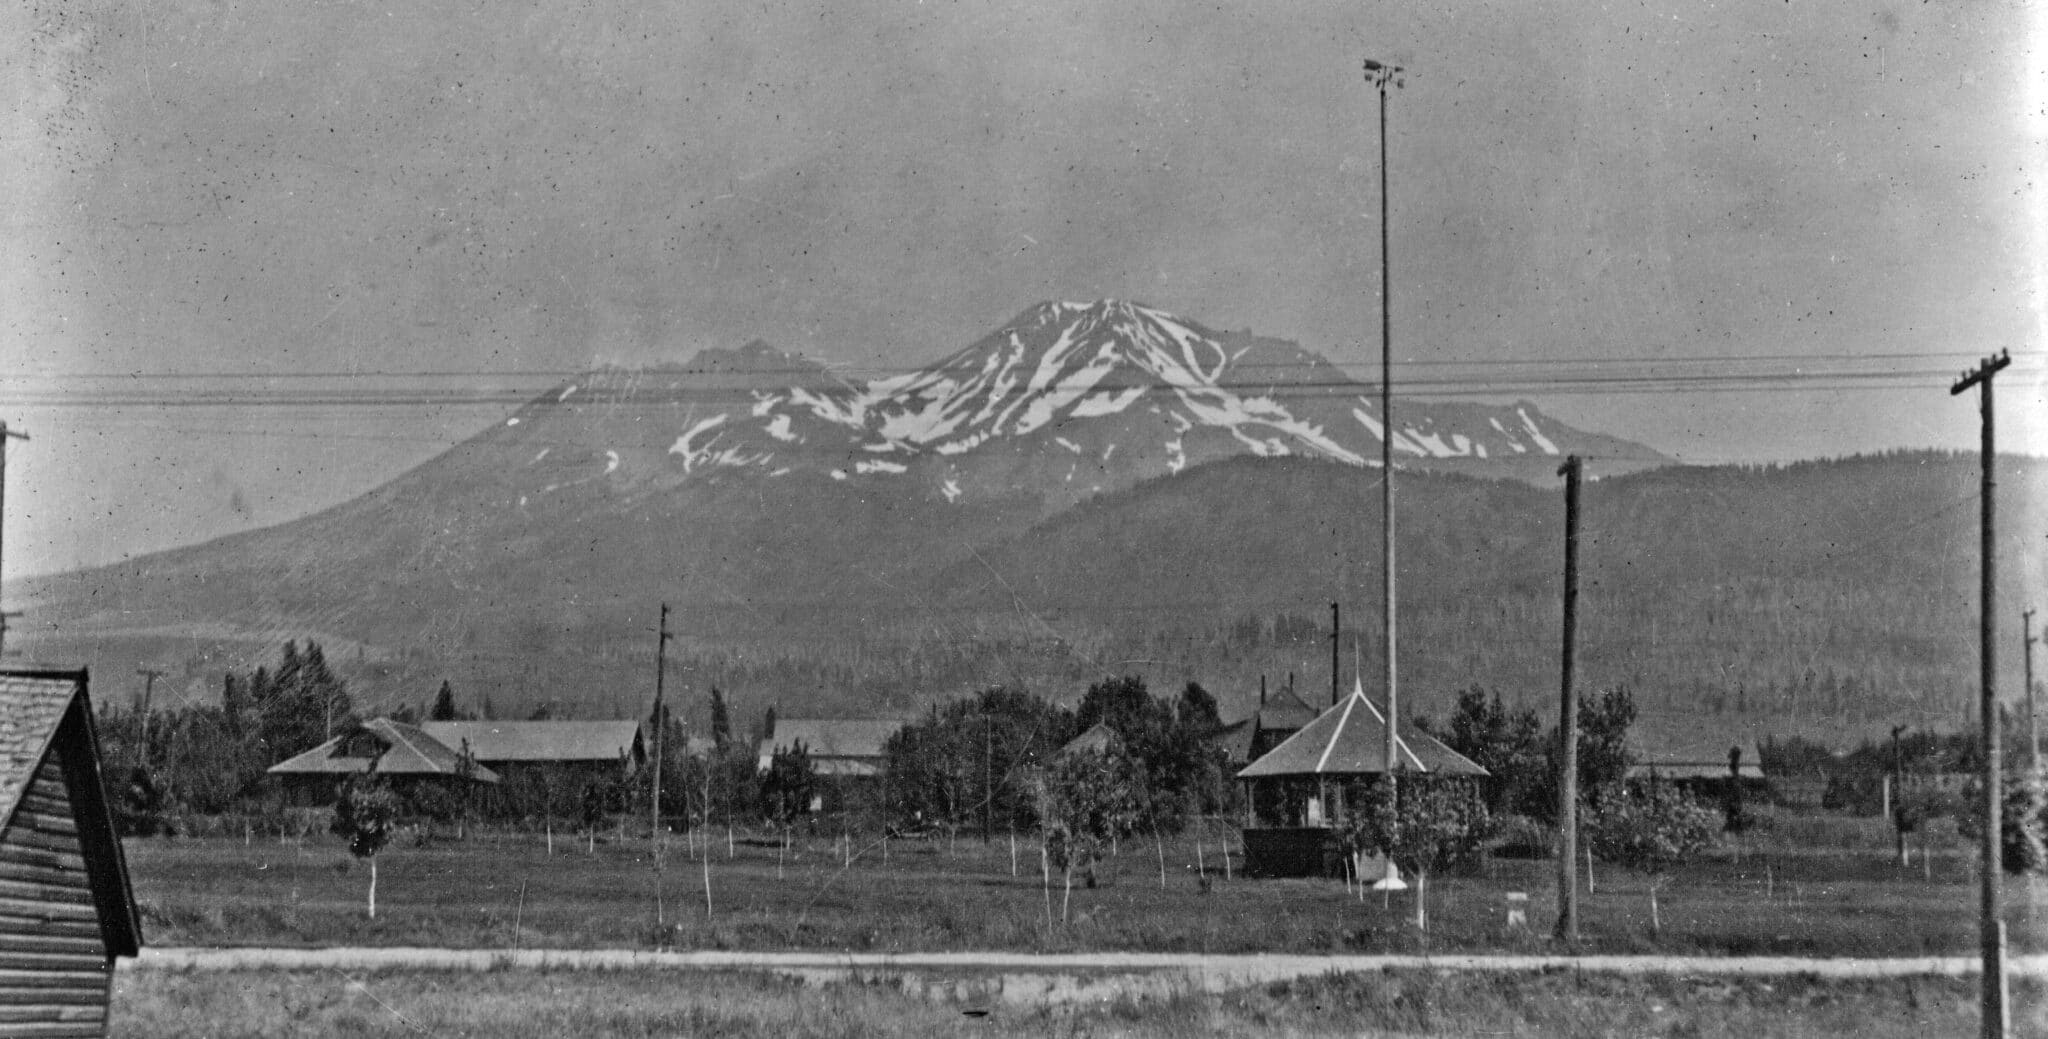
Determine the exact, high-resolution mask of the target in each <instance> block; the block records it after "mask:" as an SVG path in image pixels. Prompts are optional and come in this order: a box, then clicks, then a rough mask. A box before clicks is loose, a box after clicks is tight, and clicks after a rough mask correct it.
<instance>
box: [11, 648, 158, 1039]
mask: <svg viewBox="0 0 2048 1039" xmlns="http://www.w3.org/2000/svg"><path fill="white" fill-rule="evenodd" d="M86 684H87V683H86V673H85V672H83V671H71V672H62V671H0V1036H29V1035H34V1036H97V1035H105V1034H106V1027H107V999H108V995H109V993H110V992H111V989H112V984H113V978H114V960H115V959H116V958H118V957H122V956H134V955H135V953H136V950H137V949H138V948H139V947H140V945H141V943H142V932H141V928H140V926H139V925H138V924H137V922H136V916H135V900H134V898H133V896H132V895H131V894H130V892H129V887H128V867H127V863H126V862H125V861H124V860H123V859H122V857H121V842H120V839H119V838H117V837H116V836H115V834H114V820H113V814H112V812H111V811H110V809H109V806H108V803H107V795H106V786H105V784H104V783H103V782H102V781H101V767H100V758H99V740H98V737H97V736H96V735H95V733H94V731H93V717H92V704H91V702H90V701H89V700H88V699H87V696H86Z"/></svg>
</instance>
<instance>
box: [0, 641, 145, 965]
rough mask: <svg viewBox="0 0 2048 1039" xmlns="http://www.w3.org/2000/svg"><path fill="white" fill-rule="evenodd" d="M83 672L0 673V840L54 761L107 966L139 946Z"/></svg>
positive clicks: (139, 935) (18, 818) (17, 822)
mask: <svg viewBox="0 0 2048 1039" xmlns="http://www.w3.org/2000/svg"><path fill="white" fill-rule="evenodd" d="M86 686H87V678H86V672H84V671H4V672H0V835H5V834H7V833H8V832H9V831H11V830H13V829H14V828H15V827H16V826H17V825H20V824H22V819H21V816H22V814H23V813H24V812H25V811H27V810H28V809H26V808H24V800H25V798H26V796H27V794H28V792H29V788H30V786H31V785H32V784H33V783H34V782H35V776H36V772H37V770H38V769H41V768H42V767H43V763H44V761H45V760H47V759H48V758H49V757H50V755H52V754H53V753H54V754H55V755H56V757H57V760H58V764H59V765H60V766H61V769H62V772H63V776H64V788H65V791H66V793H67V795H68V800H69V802H70V806H71V814H72V821H73V822H74V823H75V824H76V826H77V831H78V841H79V845H80V847H79V851H80V854H81V856H82V858H83V860H84V864H85V872H86V884H87V886H88V887H89V888H90V889H91V891H92V900H93V904H94V906H95V908H96V909H97V910H98V916H99V926H100V935H101V939H102V943H103V945H104V947H105V951H106V955H107V957H108V958H109V959H112V958H113V957H116V956H133V955H135V953H136V950H137V949H138V948H139V947H140V946H141V944H142V927H141V924H140V922H139V921H138V919H137V917H136V913H135V896H134V893H133V892H132V891H131V890H130V888H129V885H128V863H127V860H126V859H125V858H124V857H123V855H122V852H121V841H120V838H119V837H118V836H117V835H116V833H115V831H114V817H113V811H112V807H111V806H110V805H109V804H108V802H107V787H106V783H105V781H104V780H103V779H102V777H101V772H102V764H101V762H100V749H99V737H98V734H97V733H96V732H95V730H94V728H93V724H94V723H93V716H92V701H91V699H90V698H89V697H88V696H87V694H86Z"/></svg>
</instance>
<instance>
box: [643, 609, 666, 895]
mask: <svg viewBox="0 0 2048 1039" xmlns="http://www.w3.org/2000/svg"><path fill="white" fill-rule="evenodd" d="M660 633H661V634H660V638H659V640H658V641H656V642H655V644H654V796H653V797H651V798H649V801H650V803H651V805H650V811H649V816H650V817H651V819H652V822H653V824H654V825H653V829H651V830H649V831H648V837H649V839H650V840H652V841H653V842H654V868H655V869H656V870H657V871H659V870H660V869H661V763H662V757H661V735H662V730H663V729H666V728H668V714H667V710H666V705H665V704H664V703H663V700H662V689H663V685H662V683H663V679H664V677H665V676H666V674H667V672H668V640H669V633H668V604H667V603H662V604H661V628H660ZM656 922H657V923H658V922H659V921H658V920H657V921H656Z"/></svg>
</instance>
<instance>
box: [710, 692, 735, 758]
mask: <svg viewBox="0 0 2048 1039" xmlns="http://www.w3.org/2000/svg"><path fill="white" fill-rule="evenodd" d="M711 741H712V742H713V743H715V744H717V746H718V749H719V750H724V749H725V748H726V745H727V744H729V743H731V742H732V714H731V712H730V711H728V710H727V708H726V706H725V693H724V692H722V691H720V690H719V688H718V687H717V686H715V685H714V686H712V687H711Z"/></svg>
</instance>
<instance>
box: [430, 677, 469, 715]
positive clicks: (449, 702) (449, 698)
mask: <svg viewBox="0 0 2048 1039" xmlns="http://www.w3.org/2000/svg"><path fill="white" fill-rule="evenodd" d="M427 719H428V720H429V721H437V722H452V721H461V720H462V711H461V710H460V709H459V708H457V707H456V706H455V688H454V687H453V686H451V685H449V684H448V680H447V679H445V678H444V679H442V680H441V691H440V692H437V693H435V694H434V706H433V709H432V710H430V711H428V712H427Z"/></svg>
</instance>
